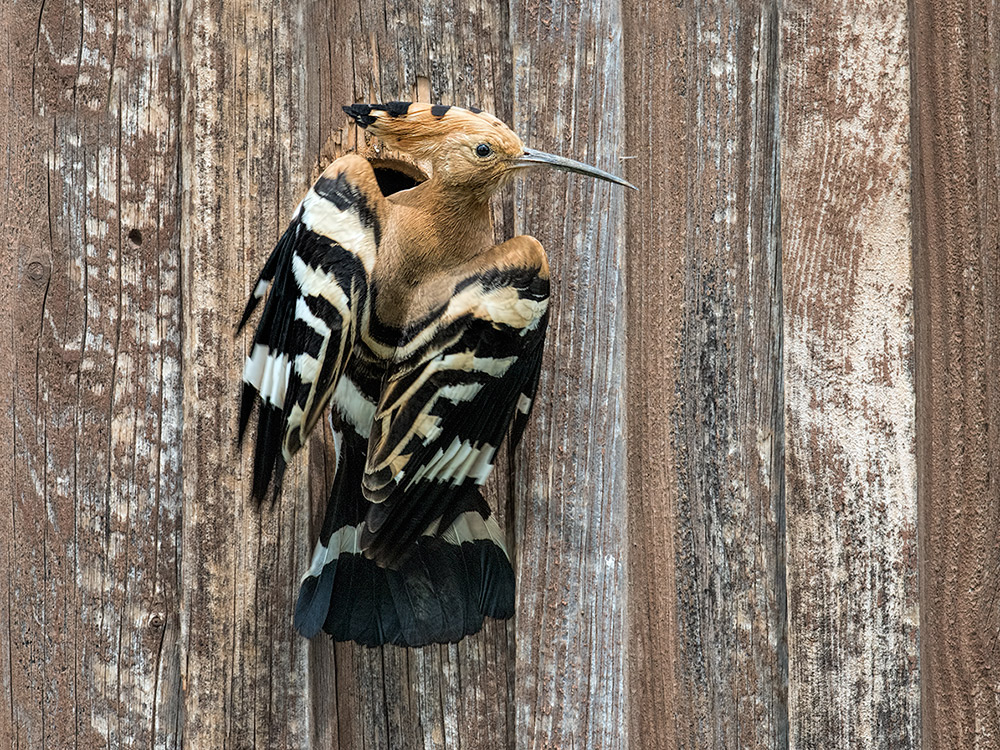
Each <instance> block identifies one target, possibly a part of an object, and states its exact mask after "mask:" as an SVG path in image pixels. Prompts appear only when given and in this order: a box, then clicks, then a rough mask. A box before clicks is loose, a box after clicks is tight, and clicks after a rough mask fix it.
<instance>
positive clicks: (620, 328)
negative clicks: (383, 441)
mask: <svg viewBox="0 0 1000 750" xmlns="http://www.w3.org/2000/svg"><path fill="white" fill-rule="evenodd" d="M511 36H512V38H513V39H514V40H516V42H515V45H514V117H513V120H514V129H515V130H516V131H517V132H518V133H519V134H520V135H521V137H522V138H523V139H524V140H525V143H526V144H529V145H530V146H531V147H533V148H538V149H542V150H544V151H556V152H565V153H567V154H572V155H573V156H574V157H575V158H578V159H582V160H584V161H587V162H589V163H591V164H595V165H597V166H600V167H603V168H605V169H609V170H613V171H616V172H617V171H620V170H622V168H623V162H622V160H621V157H622V156H623V155H624V150H623V148H624V136H625V134H624V131H623V129H622V127H621V123H622V121H623V116H624V114H625V111H624V92H623V90H622V89H623V85H622V57H621V45H622V19H621V10H620V5H619V3H618V2H617V0H602V1H601V2H593V3H587V4H586V5H585V6H584V7H582V8H578V7H574V6H573V5H572V4H569V3H567V4H558V5H555V6H537V5H529V6H520V5H515V6H513V7H512V9H511ZM623 192H624V191H622V190H621V189H619V188H617V187H613V186H611V185H608V184H607V183H597V182H595V181H594V180H584V179H580V178H573V177H572V176H568V175H566V174H558V173H556V174H552V173H550V174H544V173H542V172H539V173H537V174H536V175H531V176H529V177H528V178H527V179H526V180H525V181H523V182H522V183H521V184H519V185H518V187H517V189H516V199H515V203H516V204H517V206H518V213H517V216H516V228H517V232H518V233H522V232H526V233H530V234H533V235H535V236H536V237H538V239H539V240H540V241H541V243H542V245H543V246H544V247H545V248H546V249H547V251H548V253H549V260H550V263H551V267H552V278H553V293H552V299H553V305H552V320H551V322H550V324H549V334H548V339H547V341H546V350H545V365H544V368H543V371H542V376H541V381H540V383H539V386H538V397H537V398H536V403H535V409H534V413H533V419H532V423H531V426H530V427H529V429H528V431H527V433H526V434H525V437H524V442H523V444H522V446H521V448H520V449H519V450H518V457H519V458H520V459H521V461H520V462H519V465H518V469H517V482H516V485H515V486H516V489H517V493H516V498H517V505H516V508H515V511H516V517H517V551H518V557H517V573H518V600H517V614H516V615H515V618H516V638H517V654H516V666H515V671H516V681H515V685H514V695H513V700H514V706H515V721H516V727H517V735H516V739H517V743H516V746H517V747H519V748H562V747H565V748H572V747H595V748H597V747H600V748H627V747H629V746H630V743H629V736H628V726H627V714H626V702H625V688H626V684H627V683H626V673H625V656H626V648H627V644H626V638H627V629H626V620H625V617H626V603H627V599H626V596H625V583H626V578H625V576H626V571H627V569H628V545H627V537H626V515H625V513H626V486H625V479H626V461H625V403H624V380H625V362H624V359H625V337H624V313H625V310H624V301H625V289H624V263H625V257H624V255H625V254H624V250H625V248H624V230H625V214H624V210H623V209H624V197H625V196H624V194H623Z"/></svg>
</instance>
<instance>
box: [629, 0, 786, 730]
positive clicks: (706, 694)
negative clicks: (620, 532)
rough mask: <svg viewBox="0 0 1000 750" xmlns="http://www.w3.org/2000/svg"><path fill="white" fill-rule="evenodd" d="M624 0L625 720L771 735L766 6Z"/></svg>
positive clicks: (780, 664) (777, 688)
mask: <svg viewBox="0 0 1000 750" xmlns="http://www.w3.org/2000/svg"><path fill="white" fill-rule="evenodd" d="M627 8H628V10H627V13H628V15H629V18H630V23H629V25H628V26H627V36H626V41H627V49H628V50H629V54H628V58H627V63H626V70H630V71H631V74H630V75H628V76H627V78H626V84H627V86H628V91H629V101H628V104H629V106H628V110H627V111H628V114H629V117H628V118H627V119H626V122H627V124H628V143H629V154H630V156H634V157H635V161H634V162H632V163H631V169H630V170H629V175H630V177H631V178H633V181H634V182H636V184H637V185H638V186H639V188H640V191H639V194H638V195H636V196H635V197H634V198H633V199H632V200H630V203H629V238H628V249H629V256H628V261H629V273H628V311H629V316H628V321H627V326H628V332H629V339H628V344H629V345H628V354H629V371H628V377H629V434H628V439H629V474H630V477H629V501H630V506H629V513H630V533H629V536H630V539H631V540H632V546H631V547H630V554H631V556H632V557H631V560H632V564H631V567H630V615H631V618H630V619H631V629H630V634H631V641H630V647H631V652H632V658H631V660H630V668H631V675H630V679H631V683H632V693H631V705H630V714H631V718H632V720H631V724H630V726H631V727H632V732H633V736H637V737H641V738H642V747H649V748H679V747H705V748H724V747H732V748H737V747H739V748H742V747H756V748H770V747H773V748H783V747H786V746H787V714H786V704H785V697H786V687H785V680H786V677H787V675H786V671H785V670H786V664H785V596H784V577H785V568H784V525H783V512H784V507H783V500H784V498H783V486H784V485H783V476H784V466H783V453H782V450H783V424H782V416H781V415H782V382H781V336H782V326H781V308H780V304H779V303H780V299H781V265H780V251H779V244H778V174H777V167H778V164H777V124H778V121H777V110H778V96H777V94H778V90H777V84H778V71H777V33H778V12H777V6H776V4H764V5H760V4H754V3H742V4H740V3H733V4H726V5H720V6H703V5H678V6H676V7H672V8H669V9H664V8H662V6H660V5H658V4H651V3H645V2H634V3H629V4H627ZM651 81H662V82H663V83H664V84H666V85H662V86H651V85H649V82H651ZM666 707H670V708H669V710H665V708H666Z"/></svg>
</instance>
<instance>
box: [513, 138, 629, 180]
mask: <svg viewBox="0 0 1000 750" xmlns="http://www.w3.org/2000/svg"><path fill="white" fill-rule="evenodd" d="M514 166H515V167H535V166H549V167H555V168H556V169H562V170H565V171H567V172H576V173H577V174H585V175H587V176H588V177H596V178H598V179H599V180H607V181H608V182H613V183H615V184H616V185H624V186H625V187H627V188H632V189H633V190H638V188H637V187H636V186H635V185H633V184H632V183H630V182H626V181H625V180H623V179H622V178H621V177H616V176H615V175H613V174H611V173H610V172H605V171H604V170H603V169H598V168H597V167H592V166H590V165H589V164H584V163H583V162H580V161H576V160H575V159H567V158H566V157H565V156H556V155H555V154H547V153H545V152H544V151H535V150H534V149H531V148H526V149H524V154H522V155H521V156H520V157H518V158H517V159H515V160H514Z"/></svg>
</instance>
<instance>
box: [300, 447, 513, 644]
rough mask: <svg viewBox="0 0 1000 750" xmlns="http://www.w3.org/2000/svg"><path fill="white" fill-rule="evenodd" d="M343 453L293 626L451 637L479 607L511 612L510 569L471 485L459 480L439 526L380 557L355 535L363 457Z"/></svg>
mask: <svg viewBox="0 0 1000 750" xmlns="http://www.w3.org/2000/svg"><path fill="white" fill-rule="evenodd" d="M352 453H353V451H352V450H350V449H347V450H345V451H344V460H343V461H341V462H340V466H338V478H337V480H338V481H335V482H334V493H333V496H332V497H331V498H330V503H329V505H328V507H327V518H326V520H325V521H324V524H323V533H322V534H321V535H320V540H319V543H318V544H317V546H316V551H315V553H314V556H313V562H312V565H311V566H310V569H309V571H308V572H307V574H306V576H305V578H304V579H303V581H302V587H301V589H300V591H299V601H298V604H297V606H296V611H295V627H296V628H297V629H298V630H299V632H301V633H302V634H303V635H304V636H306V637H312V636H314V635H316V634H318V633H319V632H320V630H323V631H325V632H327V633H329V634H331V635H332V636H333V638H334V640H338V641H356V642H358V643H360V644H363V645H366V646H378V645H382V644H385V643H392V644H396V645H400V646H423V645H427V644H429V643H454V642H456V641H459V640H461V639H462V638H463V637H465V636H466V635H471V634H473V633H476V632H478V631H479V630H480V629H481V628H482V626H483V620H484V618H485V617H495V618H500V619H505V618H508V617H510V616H511V615H512V614H513V612H514V570H513V568H512V567H511V564H510V560H509V559H508V556H507V552H506V550H505V549H504V546H503V541H502V536H501V535H500V533H499V527H498V526H497V525H496V521H495V520H494V519H493V518H492V517H491V515H490V510H489V506H488V505H487V504H486V501H485V500H484V499H483V497H482V494H481V493H480V492H479V491H478V489H476V488H475V487H468V488H466V489H465V490H463V492H462V493H461V495H460V496H459V498H458V500H456V503H455V505H454V507H453V508H452V509H451V512H450V513H449V514H448V515H447V516H445V517H444V518H443V519H442V521H441V526H443V527H444V528H440V529H438V530H437V533H436V534H434V535H431V534H425V535H423V536H420V537H418V538H417V540H416V541H415V542H414V543H413V544H412V545H411V549H410V550H408V552H407V554H404V555H401V556H399V558H397V561H396V562H395V563H394V564H393V565H392V566H388V567H383V566H382V565H380V564H379V563H378V562H377V561H376V560H374V559H370V558H368V557H366V556H365V555H364V553H363V552H362V551H361V549H360V546H359V544H358V541H359V539H360V537H361V534H362V531H363V528H364V523H363V521H361V522H359V519H362V518H364V515H365V512H366V509H367V506H368V505H369V503H368V501H367V500H365V499H364V497H363V495H362V492H361V483H360V471H361V470H363V462H360V465H359V462H357V461H351V460H350V459H351V454H352ZM352 464H353V466H352ZM341 472H345V474H346V475H345V476H339V475H340V474H341ZM355 472H357V473H358V477H357V479H358V481H356V482H355V481H353V480H354V477H352V476H350V475H351V474H353V473H355ZM359 504H363V506H360V507H359Z"/></svg>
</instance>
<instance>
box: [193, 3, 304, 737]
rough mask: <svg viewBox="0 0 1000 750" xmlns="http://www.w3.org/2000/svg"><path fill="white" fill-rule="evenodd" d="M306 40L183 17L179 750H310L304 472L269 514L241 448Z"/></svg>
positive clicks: (243, 9)
mask: <svg viewBox="0 0 1000 750" xmlns="http://www.w3.org/2000/svg"><path fill="white" fill-rule="evenodd" d="M303 40H305V41H303ZM308 40H309V27H308V26H307V25H306V23H305V17H304V14H303V12H302V9H301V8H300V6H299V5H298V4H297V3H292V4H284V3H277V4H275V3H263V2H255V1H252V0H247V1H246V2H239V3H221V2H212V1H210V0H206V1H205V2H202V1H201V0H190V1H188V2H184V3H183V4H182V5H181V19H180V67H181V71H182V88H183V94H184V97H183V103H182V110H181V123H182V132H181V144H182V148H181V170H180V171H181V179H182V184H183V190H184V193H183V203H182V209H183V214H182V225H181V237H182V243H181V244H182V247H183V248H184V258H183V310H184V332H185V335H184V346H183V357H184V429H183V458H184V506H183V510H184V515H183V518H184V525H183V539H184V545H183V554H182V561H181V572H182V582H183V587H182V593H181V608H182V609H181V611H182V623H181V624H182V629H183V639H182V647H183V652H182V665H183V669H184V679H185V704H184V714H183V719H184V740H185V743H186V744H190V745H191V746H195V747H212V748H230V747H305V746H308V744H309V737H310V721H309V710H308V708H309V704H308V690H307V680H306V666H305V665H306V645H305V642H304V641H303V640H302V639H301V638H299V637H298V635H297V634H296V633H295V632H294V630H293V628H292V611H293V607H294V602H295V596H296V593H297V586H296V584H297V575H296V574H297V572H298V571H299V570H300V569H301V568H300V565H301V562H300V561H301V560H302V559H305V557H306V556H308V554H309V544H308V527H309V522H310V517H309V516H310V514H309V513H308V511H306V510H304V509H305V508H307V507H308V504H307V503H308V499H307V494H306V491H307V486H306V481H305V472H304V470H303V467H302V465H301V463H299V462H297V463H295V464H294V465H293V466H292V467H291V468H290V471H289V475H288V477H287V479H286V481H285V484H284V492H283V496H282V500H281V502H279V503H277V504H275V505H274V506H269V505H267V504H265V506H264V507H263V508H260V509H258V508H255V507H254V506H253V504H252V503H251V502H250V501H249V500H248V498H249V477H250V467H251V459H250V457H249V456H248V455H245V454H243V455H241V454H240V453H238V452H237V450H236V434H235V433H236V409H235V405H236V402H237V398H238V393H239V382H240V372H241V370H242V365H243V360H244V356H245V353H246V352H245V346H246V340H247V339H246V337H245V336H241V337H239V338H235V337H234V335H233V332H234V326H235V322H236V321H237V320H238V316H239V313H240V311H241V310H242V307H243V304H244V302H245V300H246V295H247V294H248V292H249V290H250V288H251V285H252V283H253V279H254V278H255V276H256V273H257V271H258V270H259V264H258V258H261V257H266V253H267V252H269V250H270V248H271V247H273V245H274V243H275V241H276V240H277V238H278V237H279V235H280V232H281V231H282V230H283V229H284V226H285V223H286V222H287V217H288V216H289V215H290V212H291V210H292V208H293V207H294V205H295V202H296V201H297V200H298V199H299V197H300V196H299V195H298V191H297V190H296V189H295V186H296V185H298V184H299V183H300V182H301V181H304V180H305V179H307V176H308V173H309V169H310V156H311V155H307V147H306V144H307V141H308V138H307V133H308V129H307V127H306V121H305V119H304V117H302V116H301V114H300V102H301V101H302V99H303V96H304V93H303V92H304V90H305V86H306V83H305V81H304V75H305V71H304V68H305V59H304V58H305V52H304V49H305V47H306V46H307V44H308ZM293 176H294V179H295V181H296V182H295V184H294V185H293V184H292V182H291V180H292V179H293ZM286 186H289V187H286Z"/></svg>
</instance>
